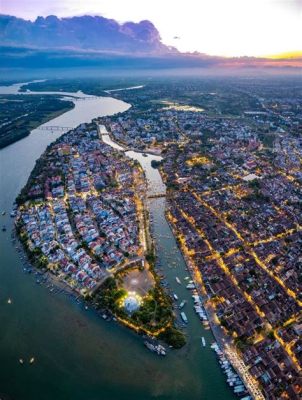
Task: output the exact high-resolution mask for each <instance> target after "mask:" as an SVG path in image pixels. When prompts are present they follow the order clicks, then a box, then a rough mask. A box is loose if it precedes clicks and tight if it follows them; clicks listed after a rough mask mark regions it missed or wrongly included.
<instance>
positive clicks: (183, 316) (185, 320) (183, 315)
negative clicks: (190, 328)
mask: <svg viewBox="0 0 302 400" xmlns="http://www.w3.org/2000/svg"><path fill="white" fill-rule="evenodd" d="M180 316H181V318H182V320H183V322H185V323H186V324H187V323H188V318H187V316H186V314H185V313H184V312H183V311H182V312H181V313H180Z"/></svg>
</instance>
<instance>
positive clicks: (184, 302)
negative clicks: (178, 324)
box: [179, 300, 187, 310]
mask: <svg viewBox="0 0 302 400" xmlns="http://www.w3.org/2000/svg"><path fill="white" fill-rule="evenodd" d="M186 302H187V300H183V301H182V302H181V303H180V304H179V309H180V310H181V309H182V308H183V307H184V306H185V304H186Z"/></svg>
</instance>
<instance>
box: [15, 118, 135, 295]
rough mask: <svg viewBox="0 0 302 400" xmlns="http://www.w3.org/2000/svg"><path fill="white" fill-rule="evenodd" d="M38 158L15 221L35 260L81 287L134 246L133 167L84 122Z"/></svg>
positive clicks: (118, 263)
mask: <svg viewBox="0 0 302 400" xmlns="http://www.w3.org/2000/svg"><path fill="white" fill-rule="evenodd" d="M43 159H44V161H43V164H42V163H41V168H40V169H39V170H38V171H36V175H37V176H36V177H34V178H35V179H32V181H35V182H37V183H35V185H34V186H35V188H34V190H31V188H30V190H29V191H28V196H27V198H26V199H25V200H26V201H25V202H24V203H23V204H22V205H21V206H20V207H19V209H18V213H17V220H16V223H17V225H18V226H19V227H20V228H21V232H22V234H23V236H24V235H25V237H26V240H27V242H26V243H27V246H28V248H29V250H30V251H31V252H32V253H33V254H34V255H35V257H36V260H37V263H38V265H40V266H41V267H48V268H49V269H50V270H52V271H53V272H54V273H55V274H56V275H57V276H59V277H60V278H61V279H64V281H65V282H67V283H68V284H69V285H70V286H71V287H72V288H74V289H76V290H77V291H79V292H80V293H82V294H85V293H87V292H90V291H92V290H95V288H97V287H98V286H99V284H100V283H101V282H102V281H103V280H104V279H105V278H106V277H107V276H108V275H109V273H110V271H111V270H112V268H119V267H122V266H123V265H124V264H125V263H126V262H127V261H129V262H130V261H131V260H132V259H134V258H136V257H137V255H138V253H140V250H141V249H142V245H141V243H140V237H139V226H138V223H137V219H138V217H137V207H136V201H135V196H136V195H137V189H136V187H135V186H134V185H135V182H134V179H133V174H134V167H133V165H132V164H131V162H130V161H128V159H126V158H124V157H121V156H120V154H118V153H115V152H114V151H112V149H111V147H109V146H107V145H105V144H104V143H102V142H101V141H100V140H99V138H98V135H97V132H96V130H94V129H92V127H91V128H90V129H88V128H86V126H85V125H82V126H80V127H79V128H77V129H75V130H74V131H71V132H68V133H67V134H65V135H64V136H62V137H61V138H60V139H59V140H57V141H56V142H55V143H54V144H53V145H52V146H51V147H50V149H48V151H47V153H46V154H45V155H44V157H43ZM135 173H137V171H136V172H135ZM38 188H39V190H38Z"/></svg>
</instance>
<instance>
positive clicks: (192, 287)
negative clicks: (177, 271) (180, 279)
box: [186, 283, 195, 289]
mask: <svg viewBox="0 0 302 400" xmlns="http://www.w3.org/2000/svg"><path fill="white" fill-rule="evenodd" d="M186 288H187V289H195V285H194V283H189V284H188V285H187V286H186Z"/></svg>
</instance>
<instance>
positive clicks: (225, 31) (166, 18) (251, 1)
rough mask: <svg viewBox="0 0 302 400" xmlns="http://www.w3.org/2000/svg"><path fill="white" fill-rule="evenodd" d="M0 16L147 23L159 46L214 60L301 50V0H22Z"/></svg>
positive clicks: (5, 4)
mask: <svg viewBox="0 0 302 400" xmlns="http://www.w3.org/2000/svg"><path fill="white" fill-rule="evenodd" d="M1 12H2V13H6V14H12V15H16V16H20V17H23V18H27V19H32V20H33V19H35V18H36V17H37V16H38V15H42V16H47V15H50V14H55V15H58V16H60V17H64V16H73V15H83V14H90V15H102V16H104V17H106V18H113V19H116V20H117V21H119V22H125V21H134V22H139V21H141V20H144V19H148V20H150V21H151V22H153V23H154V25H155V26H156V28H157V29H158V30H159V32H160V35H161V37H162V41H163V43H165V44H167V45H170V46H174V47H176V48H177V49H178V50H180V51H183V52H194V51H198V52H201V53H205V54H209V55H216V56H225V57H233V56H255V57H261V56H262V57H263V56H264V55H275V54H276V55H280V54H291V53H292V51H290V49H301V47H302V46H301V37H302V4H301V0H245V1H243V0H228V1H225V0H186V1H180V0H177V1H176V0H164V1H159V0H154V1H153V2H151V1H142V0H110V1H107V0H85V2H84V3H83V2H80V1H78V0H60V1H56V0H54V1H43V2H41V1H39V0H27V2H26V8H25V7H24V0H14V1H13V2H12V1H11V0H2V3H1ZM298 52H300V50H298ZM269 57H270V58H275V56H269Z"/></svg>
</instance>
